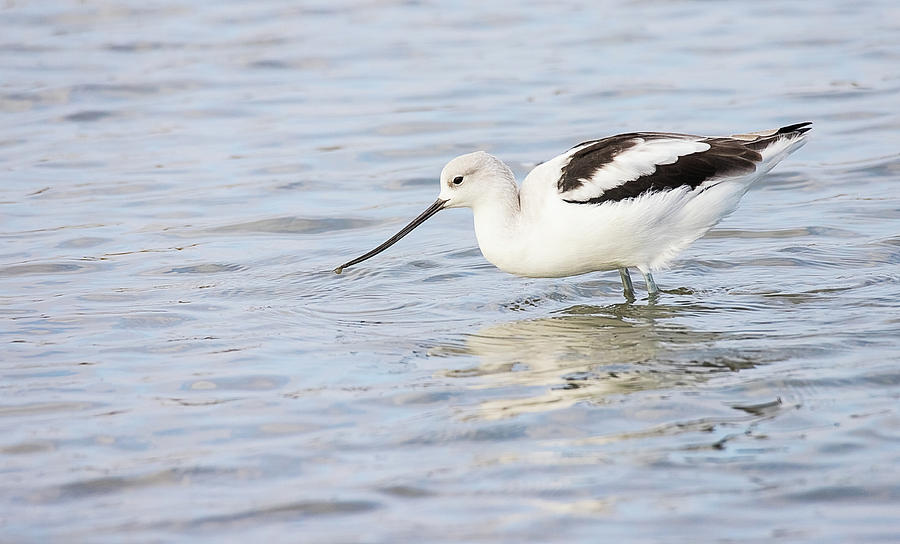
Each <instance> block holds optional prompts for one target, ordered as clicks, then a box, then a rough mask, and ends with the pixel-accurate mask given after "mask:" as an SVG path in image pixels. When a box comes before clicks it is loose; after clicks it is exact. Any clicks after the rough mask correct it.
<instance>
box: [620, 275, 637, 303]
mask: <svg viewBox="0 0 900 544" xmlns="http://www.w3.org/2000/svg"><path fill="white" fill-rule="evenodd" d="M619 276H621V278H622V287H623V288H624V291H625V298H627V299H628V300H634V285H633V284H632V283H631V276H630V275H629V274H628V269H627V268H625V267H622V268H620V269H619Z"/></svg>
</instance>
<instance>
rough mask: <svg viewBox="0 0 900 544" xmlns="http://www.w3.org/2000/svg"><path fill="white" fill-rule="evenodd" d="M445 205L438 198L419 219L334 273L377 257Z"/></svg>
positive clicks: (336, 269) (444, 202) (338, 268)
mask: <svg viewBox="0 0 900 544" xmlns="http://www.w3.org/2000/svg"><path fill="white" fill-rule="evenodd" d="M446 203H447V201H446V200H441V199H440V198H439V199H437V200H435V201H434V204H432V205H431V206H428V209H427V210H425V211H424V212H422V213H421V215H419V217H416V218H415V219H413V220H412V221H410V222H409V225H406V226H405V227H403V228H402V229H400V232H398V233H397V234H395V235H393V236H391V237H390V238H389V239H388V240H387V241H386V242H385V243H383V244H381V245H380V246H378V247H376V248H375V249H373V250H372V251H370V252H368V253H366V254H365V255H360V256H359V257H357V258H355V259H353V260H352V261H347V262H346V263H344V264H342V265H341V266H339V267H337V268H335V269H334V273H335V274H340V273H341V272H343V271H344V269H345V268H349V267H351V266H353V265H355V264H357V263H361V262H363V261H365V260H366V259H369V258H371V257H374V256H375V255H378V254H379V253H381V252H382V251H384V250H385V249H387V248H389V247H391V246H392V245H394V244H396V243H397V242H398V241H399V240H400V238H403V237H404V236H406V235H407V234H409V233H410V232H412V230H413V229H414V228H416V227H418V226H419V225H421V224H422V223H424V222H425V220H426V219H428V218H429V217H431V216H432V215H434V214H436V213H437V212H439V211H441V210H442V209H444V204H446Z"/></svg>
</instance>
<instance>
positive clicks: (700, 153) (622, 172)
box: [557, 123, 810, 204]
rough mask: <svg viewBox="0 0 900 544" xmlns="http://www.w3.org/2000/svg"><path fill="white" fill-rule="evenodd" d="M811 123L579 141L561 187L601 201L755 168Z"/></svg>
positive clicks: (563, 192)
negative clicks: (721, 133)
mask: <svg viewBox="0 0 900 544" xmlns="http://www.w3.org/2000/svg"><path fill="white" fill-rule="evenodd" d="M809 124H810V123H798V124H796V125H790V126H786V127H782V128H780V129H776V130H770V131H763V132H754V133H748V134H739V135H735V136H730V137H722V138H707V137H703V136H691V135H688V134H668V133H660V132H633V133H628V134H619V135H617V136H610V137H609V138H603V139H601V140H593V141H589V142H584V143H582V144H579V145H577V146H575V147H574V148H572V149H571V150H569V152H568V153H567V154H566V155H565V156H564V159H563V164H562V168H561V173H560V177H559V180H558V182H557V189H558V190H559V194H560V197H561V198H562V199H563V200H564V201H566V202H569V203H572V204H602V203H604V202H618V201H621V200H626V199H629V198H635V197H638V196H640V195H642V194H645V193H654V192H663V191H669V190H672V189H677V188H680V187H690V188H691V189H694V188H696V187H699V186H701V185H703V184H704V183H709V182H712V181H716V180H722V179H725V178H731V177H737V176H745V175H749V174H753V173H754V172H755V171H756V169H757V166H759V165H760V164H761V163H763V162H764V161H765V158H766V150H767V149H769V148H771V147H773V146H774V145H775V144H776V143H778V142H779V141H784V140H791V139H796V138H799V137H800V135H802V134H803V133H804V132H806V131H807V130H809V126H808V125H809Z"/></svg>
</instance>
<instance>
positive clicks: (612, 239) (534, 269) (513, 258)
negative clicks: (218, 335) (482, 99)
mask: <svg viewBox="0 0 900 544" xmlns="http://www.w3.org/2000/svg"><path fill="white" fill-rule="evenodd" d="M811 124H812V123H797V124H794V125H788V126H785V127H781V128H779V129H775V130H765V131H760V132H749V133H746V134H736V135H734V136H726V137H705V136H691V135H689V134H668V133H663V132H631V133H628V134H619V135H617V136H610V137H608V138H603V139H600V140H591V141H588V142H583V143H580V144H578V145H576V146H575V147H573V148H572V149H570V150H568V151H567V152H565V153H563V154H562V155H559V156H557V157H555V158H553V159H551V160H549V161H547V162H545V163H542V164H539V165H538V166H537V167H535V168H534V169H533V170H532V171H531V172H530V173H529V174H528V176H527V177H526V178H525V181H524V182H522V188H521V189H519V187H518V185H517V184H516V178H515V176H514V175H513V173H512V171H511V170H510V169H509V167H508V166H506V165H505V164H503V162H502V161H500V160H499V159H497V158H496V157H494V156H492V155H489V154H487V153H485V152H484V151H476V152H475V153H469V154H467V155H461V156H459V157H456V158H455V159H453V160H452V161H450V162H449V163H447V166H445V167H444V169H443V171H441V192H440V195H439V196H438V199H437V200H436V201H435V202H434V204H432V205H431V206H429V207H428V209H427V210H425V211H424V212H422V214H421V215H419V216H418V217H416V218H415V219H413V220H412V222H411V223H410V224H408V225H406V226H405V227H403V228H402V229H401V230H400V232H398V233H397V234H395V235H394V236H392V237H391V238H390V239H389V240H387V241H386V242H384V243H383V244H381V245H380V246H378V247H376V248H375V249H373V250H372V251H370V252H368V253H366V254H365V255H362V256H360V257H357V258H356V259H353V260H352V261H349V262H347V263H345V264H342V265H341V266H339V267H337V268H335V269H334V271H335V272H336V273H338V274H340V273H341V272H342V271H343V270H344V269H345V268H347V267H350V266H353V265H355V264H357V263H359V262H362V261H364V260H366V259H368V258H370V257H373V256H375V255H377V254H379V253H381V252H382V251H384V250H385V249H387V248H388V247H390V246H392V245H393V244H394V243H396V242H397V240H399V239H401V238H403V237H404V236H406V235H407V234H409V233H410V231H412V230H413V229H414V228H416V227H417V226H419V225H420V224H422V223H423V222H424V221H425V220H426V219H428V218H429V217H431V216H432V215H434V214H435V213H437V212H439V211H440V210H443V209H444V208H472V212H473V214H474V216H475V235H476V237H477V238H478V245H479V247H481V252H482V253H483V254H484V256H485V258H487V260H489V261H490V262H491V263H493V264H494V265H495V266H496V267H497V268H499V269H501V270H503V271H505V272H509V273H511V274H516V275H518V276H526V277H532V278H560V277H564V276H576V275H578V274H585V273H588V272H595V271H600V270H614V269H618V270H619V274H620V275H621V278H622V286H623V287H624V289H625V296H626V298H628V299H629V300H634V287H633V286H632V283H631V277H630V275H629V273H628V268H629V267H634V268H637V269H638V270H640V271H641V274H643V276H644V282H645V284H646V287H647V292H648V294H649V295H651V296H655V295H656V294H657V293H658V292H659V289H658V288H657V286H656V283H655V282H654V281H653V276H652V275H651V271H653V270H656V269H659V268H662V267H665V266H666V265H667V264H668V263H669V262H670V261H671V260H672V259H673V258H674V257H675V256H676V255H677V254H678V253H679V252H680V251H681V250H683V249H684V248H685V247H687V246H688V245H689V244H690V243H691V242H693V241H694V240H696V239H697V238H699V237H701V236H703V235H704V234H706V232H707V231H708V230H709V229H711V228H712V227H713V226H714V225H715V224H716V223H718V222H719V220H721V219H722V218H723V217H725V216H726V215H728V214H729V213H731V212H732V211H734V209H735V208H736V207H737V204H738V202H739V201H740V199H741V197H742V196H743V195H744V193H746V192H747V189H749V188H750V185H751V184H752V183H753V182H754V181H756V180H757V179H759V178H760V177H761V176H762V175H763V174H765V173H766V172H768V171H769V170H771V169H772V167H774V166H775V165H776V164H777V163H778V162H779V161H780V160H781V159H783V158H784V157H786V156H787V155H789V154H790V153H792V152H794V151H795V150H797V149H798V148H799V147H800V146H802V145H803V144H804V140H805V137H804V133H805V132H806V131H808V130H810V128H811V127H810V125H811Z"/></svg>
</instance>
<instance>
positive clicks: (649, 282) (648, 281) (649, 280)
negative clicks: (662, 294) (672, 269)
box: [641, 270, 659, 297]
mask: <svg viewBox="0 0 900 544" xmlns="http://www.w3.org/2000/svg"><path fill="white" fill-rule="evenodd" d="M641 274H643V275H644V285H645V286H646V287H647V294H648V295H650V296H651V297H652V296H656V295H658V294H659V287H657V286H656V282H655V281H653V274H651V273H650V271H649V270H648V271H646V272H644V271H643V270H641Z"/></svg>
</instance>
